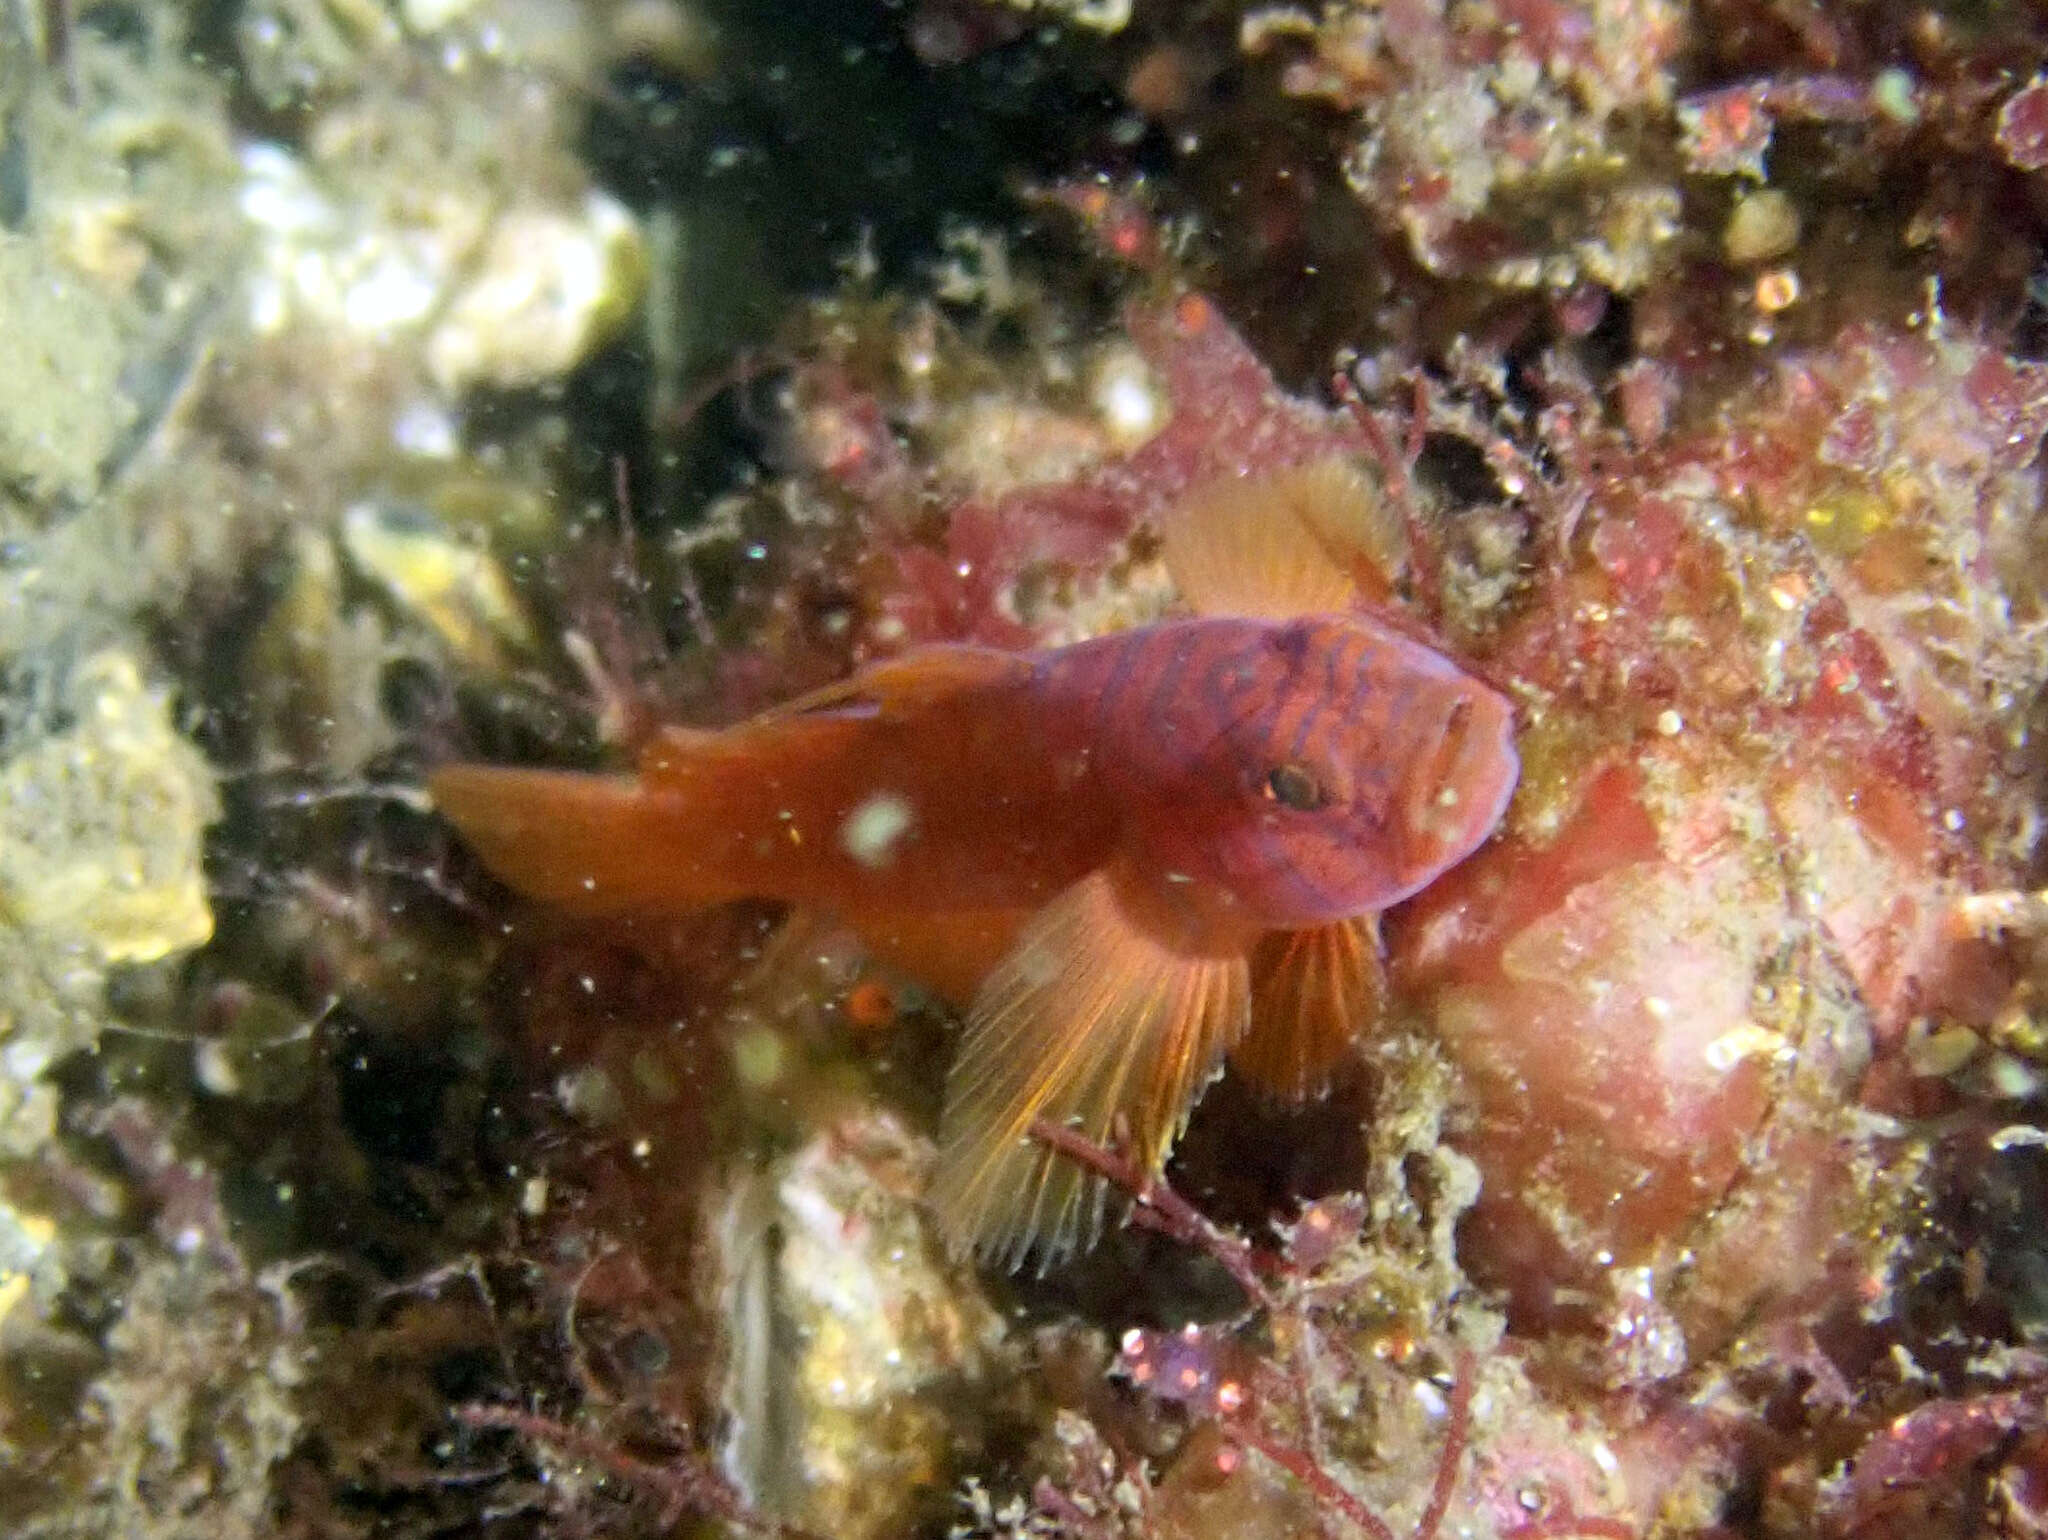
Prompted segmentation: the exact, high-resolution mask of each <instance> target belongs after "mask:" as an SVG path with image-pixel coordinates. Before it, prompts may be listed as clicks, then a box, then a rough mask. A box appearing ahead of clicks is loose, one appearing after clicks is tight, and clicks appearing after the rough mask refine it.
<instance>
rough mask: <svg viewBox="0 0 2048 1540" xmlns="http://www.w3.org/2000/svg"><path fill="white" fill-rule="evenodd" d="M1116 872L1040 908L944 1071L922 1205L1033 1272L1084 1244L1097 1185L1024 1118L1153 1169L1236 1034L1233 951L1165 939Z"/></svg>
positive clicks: (960, 1234) (955, 1236) (1099, 1212)
mask: <svg viewBox="0 0 2048 1540" xmlns="http://www.w3.org/2000/svg"><path fill="white" fill-rule="evenodd" d="M1119 889H1120V880H1119V873H1118V871H1117V869H1116V868H1115V867H1111V868H1110V869H1107V870H1103V871H1097V872H1094V873H1092V874H1090V875H1089V876H1087V877H1084V878H1082V879H1081V880H1080V881H1079V882H1077V883H1075V884H1074V885H1073V886H1072V887H1070V888H1068V889H1067V890H1066V891H1065V892H1063V893H1062V894H1060V895H1059V897H1057V898H1055V899H1054V900H1053V901H1052V902H1051V903H1049V904H1047V905H1046V906H1045V907H1044V908H1043V909H1041V910H1040V911H1039V912H1038V913H1037V914H1036V915H1034V916H1033V917H1032V919H1031V921H1030V923H1029V924H1028V925H1027V926H1026V927H1025V929H1024V932H1023V934H1022V935H1021V936H1020V937H1019V938H1018V941H1017V945H1016V947H1015V949H1014V950H1012V951H1011V952H1010V954H1009V955H1008V956H1007V957H1005V958H1004V959H1003V961H1002V962H1001V963H1000V964H999V965H998V966H997V967H996V970H995V971H994V973H992V974H991V975H990V976H989V979H988V982H987V983H986V984H984V985H983V986H982V989H981V992H980V993H979V994H978V995H977V996H976V997H975V1001H974V1008H973V1010H972V1011H971V1012H970V1013H969V1015H968V1019H967V1034H966V1037H965V1040H964V1041H963V1042H962V1044H961V1047H960V1054H959V1057H958V1058H957V1059H956V1060H955V1061H954V1064H953V1070H952V1073H951V1074H950V1075H949V1076H948V1077H947V1080H946V1111H945V1117H944V1120H943V1127H942V1129H941V1133H940V1141H939V1144H940V1151H939V1170H938V1175H937V1177H936V1178H935V1180H934V1183H933V1188H932V1204H933V1206H934V1207H935V1208H936V1209H937V1211H938V1216H939V1223H940V1226H941V1228H942V1229H943V1230H944V1232H945V1234H946V1237H947V1240H948V1243H949V1244H950V1245H951V1247H952V1248H953V1250H955V1251H956V1252H966V1251H973V1252H975V1253H977V1254H979V1255H980V1256H981V1257H983V1258H984V1259H986V1260H988V1261H992V1262H997V1263H1000V1264H1002V1265H1004V1266H1007V1267H1011V1268H1015V1267H1018V1266H1021V1265H1022V1264H1023V1263H1024V1262H1025V1261H1026V1260H1027V1259H1031V1258H1035V1259H1036V1260H1037V1262H1038V1265H1039V1267H1040V1268H1041V1269H1043V1268H1044V1267H1047V1266H1049V1265H1051V1264H1052V1263H1054V1262H1056V1261H1058V1260H1060V1259H1061V1258H1062V1257H1065V1256H1066V1255H1068V1254H1069V1253H1071V1252H1073V1251H1075V1250H1078V1249H1080V1248H1081V1247H1084V1246H1086V1245H1088V1244H1090V1243H1091V1242H1092V1241H1093V1240H1094V1239H1095V1237H1096V1235H1097V1233H1098V1232H1099V1231H1100V1229H1101V1226H1102V1219H1103V1212H1104V1207H1105V1202H1106V1200H1107V1198H1108V1196H1109V1194H1108V1191H1107V1189H1106V1188H1105V1186H1104V1185H1103V1183H1102V1181H1101V1180H1100V1179H1099V1178H1097V1177H1095V1176H1092V1175H1090V1174H1088V1173H1087V1172H1085V1171H1083V1170H1082V1169H1081V1168H1080V1167H1079V1166H1077V1165H1075V1164H1074V1163H1073V1162H1072V1161H1070V1160H1068V1159H1067V1158H1066V1157H1065V1156H1062V1155H1058V1154H1055V1153H1054V1152H1053V1151H1051V1150H1048V1149H1046V1148H1044V1147H1043V1146H1041V1145H1039V1144H1037V1143H1035V1142H1033V1141H1032V1140H1031V1139H1030V1138H1029V1137H1028V1135H1029V1130H1030V1128H1031V1125H1032V1123H1033V1122H1035V1121H1037V1120H1038V1119H1041V1118H1042V1119H1044V1120H1045V1121H1046V1122H1048V1123H1053V1124H1057V1125H1061V1126H1066V1127H1072V1128H1074V1129H1075V1130H1077V1131H1078V1132H1079V1133H1080V1134H1082V1135H1083V1136H1084V1137H1085V1138H1088V1139H1090V1140H1092V1141H1094V1142H1095V1143H1097V1144H1109V1143H1111V1142H1112V1141H1115V1140H1121V1141H1123V1148H1124V1150H1125V1153H1126V1154H1127V1155H1128V1156H1129V1157H1130V1159H1131V1161H1132V1162H1133V1164H1135V1165H1136V1166H1137V1167H1138V1168H1139V1169H1140V1170H1142V1171H1145V1172H1148V1173H1151V1172H1157V1171H1158V1170H1159V1168H1160V1166H1161V1165H1162V1164H1163V1163H1164V1162H1165V1159H1166V1154H1167V1151H1168V1150H1169V1149H1170V1148H1171V1147H1172V1144H1173V1141H1174V1139H1175V1138H1177V1137H1178V1136H1179V1134H1180V1130H1181V1128H1182V1126H1183V1125H1184V1124H1185V1123H1186V1121H1187V1115H1188V1112H1189V1109H1190V1108H1191V1107H1192V1106H1193V1104H1194V1102H1195V1099H1196V1097H1197V1096H1199V1095H1200V1093H1201V1090H1202V1088H1203V1087H1204V1086H1205V1085H1207V1084H1208V1082H1209V1081H1210V1080H1211V1079H1212V1078H1213V1077H1214V1075H1215V1073H1216V1071H1217V1070H1218V1069H1219V1068H1220V1067H1221V1065H1222V1061H1223V1055H1224V1054H1225V1053H1226V1052H1228V1051H1229V1049H1230V1047H1231V1045H1232V1044H1233V1043H1234V1042H1236V1041H1237V1039H1238V1037H1239V1036H1240V1035H1241V1034H1242V1033H1243V1031H1244V1028H1245V1023H1246V1021H1247V1019H1248V1013H1249V995H1250V984H1249V974H1248V971H1247V968H1246V965H1245V959H1244V956H1243V955H1242V953H1235V954H1230V953H1226V954H1221V955H1202V954H1190V953H1188V952H1185V951H1181V950H1177V949H1176V948H1174V947H1172V946H1170V945H1168V944H1166V943H1165V942H1164V941H1162V940H1161V939H1160V938H1159V937H1157V936H1156V935H1154V934H1153V933H1152V931H1151V929H1149V928H1148V927H1147V926H1146V925H1145V924H1144V923H1143V922H1142V921H1141V920H1140V919H1139V918H1138V913H1137V908H1138V906H1134V905H1133V903H1132V902H1130V900H1129V898H1128V896H1127V895H1126V894H1125V893H1123V892H1120V891H1119Z"/></svg>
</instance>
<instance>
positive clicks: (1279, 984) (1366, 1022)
mask: <svg viewBox="0 0 2048 1540" xmlns="http://www.w3.org/2000/svg"><path fill="white" fill-rule="evenodd" d="M1251 978H1252V1024H1251V1028H1250V1030H1249V1031H1248V1032H1246V1033H1245V1035H1244V1038H1243V1040H1242V1041H1240V1042H1239V1043H1238V1044H1237V1046H1236V1047H1235V1048H1233V1049H1231V1051H1230V1064H1231V1068H1232V1069H1234V1070H1235V1071H1236V1072H1237V1073H1238V1074H1240V1075H1243V1076H1244V1077H1245V1079H1247V1080H1248V1081H1250V1082H1251V1083H1252V1084H1253V1085H1254V1086H1255V1087H1257V1088H1258V1089H1259V1090H1260V1091H1262V1092H1264V1093H1265V1094H1266V1095H1268V1096H1272V1097H1278V1098H1282V1099H1284V1100H1287V1101H1293V1102H1303V1101H1311V1100H1313V1099H1314V1098H1316V1097H1318V1096H1321V1095H1322V1094H1323V1093H1324V1092H1325V1091H1327V1090H1328V1089H1329V1088H1330V1081H1331V1079H1332V1078H1333V1077H1334V1075H1335V1074H1336V1071H1337V1068H1338V1066H1339V1065H1340V1064H1342V1063H1343V1061H1344V1058H1345V1055H1346V1054H1347V1053H1348V1052H1349V1051H1350V1049H1351V1046H1352V1044H1354V1043H1355V1042H1356V1041H1357V1040H1358V1036H1359V1034H1360V1033H1361V1032H1363V1031H1364V1030H1365V1029H1366V1028H1367V1027H1368V1026H1370V1025H1371V1024H1372V1023H1373V1021H1374V1020H1376V1019H1377V1018H1378V1016H1379V1014H1380V1012H1381V1011H1382V1010H1383V1009H1384V1008H1385V1005H1386V992H1387V980H1386V968H1385V964H1384V962H1383V961H1382V958H1381V950H1380V934H1379V916H1377V915H1366V916H1363V917H1362V918H1359V919H1355V920H1340V921H1338V922H1337V923H1336V924H1334V925H1321V926H1317V927H1316V928H1315V929H1313V930H1297V931H1275V932H1274V933H1273V934H1271V935H1269V936H1267V937H1265V938H1264V939H1263V940H1262V941H1260V942H1259V944H1258V946H1257V947H1256V948H1254V949H1253V952H1252V961H1251Z"/></svg>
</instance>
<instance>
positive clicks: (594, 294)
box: [426, 192, 647, 393]
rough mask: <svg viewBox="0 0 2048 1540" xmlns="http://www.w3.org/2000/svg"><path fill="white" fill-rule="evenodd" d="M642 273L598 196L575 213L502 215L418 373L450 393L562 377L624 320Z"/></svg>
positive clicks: (620, 211)
mask: <svg viewBox="0 0 2048 1540" xmlns="http://www.w3.org/2000/svg"><path fill="white" fill-rule="evenodd" d="M646 272H647V253H646V250H645V245H644V241H643V239H642V237H641V235H640V231H639V227H638V225H637V224H636V223H635V222H634V220H633V216H632V215H631V214H630V213H629V212H627V210H626V208H625V207H624V206H623V205H622V204H620V203H618V202H617V201H616V200H614V199H612V198H609V197H607V196H605V195H604V194H602V193H598V192H592V193H589V194H587V195H586V196H585V198H584V200H583V204H582V206H581V207H580V208H573V209H557V208H547V207H531V206H529V207H514V208H510V209H507V210H505V211H504V212H503V213H501V214H499V215H498V216H497V218H496V219H495V220H494V221H493V223H492V226H491V229H490V233H489V234H487V235H486V236H485V237H484V238H483V241H482V243H481V246H480V248H479V250H478V252H477V254H476V257H475V259H474V261H473V263H472V264H471V265H470V269H469V271H468V273H467V274H466V276H465V278H464V281H463V282H462V284H461V286H460V287H459V288H458V289H457V290H456V291H455V292H454V294H453V295H452V296H451V297H450V298H449V299H448V301H447V303H446V307H445V309H444V310H443V312H442V314H441V318H440V319H439V321H437V322H436V323H435V326H434V329H433V331H432V333H431V334H430V335H429V336H428V338H427V343H426V361H427V370H428V372H429V373H430V374H431V375H432V377H433V379H434V381H435V383H436V384H438V385H439V386H440V387H441V388H442V389H443V390H444V391H448V392H450V393H453V392H455V391H458V390H462V389H464V388H467V387H471V386H476V385H490V386H495V387H497V388H498V389H501V390H513V389H521V388H530V387H532V386H536V385H540V384H542V383H544V382H546V381H548V380H550V379H553V378H555V377H557V376H559V375H563V374H567V373H568V372H569V371H570V370H571V369H573V368H575V367H576V366H577V365H578V364H580V363H582V362H583V361H584V359H586V358H587V357H589V356H590V354H591V353H592V352H593V351H594V350H595V349H596V348H597V346H598V345H599V344H600V343H603V342H606V341H608V340H609V339H610V338H611V337H612V336H613V335H614V334H615V333H616V332H617V331H618V330H619V328H620V327H621V326H622V325H623V324H624V323H625V321H626V319H627V317H628V316H630V315H631V314H632V311H633V307H634V306H635V305H636V304H637V303H639V299H640V294H641V290H642V289H643V287H644V286H645V281H646Z"/></svg>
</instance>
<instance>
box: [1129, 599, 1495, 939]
mask: <svg viewBox="0 0 2048 1540" xmlns="http://www.w3.org/2000/svg"><path fill="white" fill-rule="evenodd" d="M1263 630H1264V633H1265V634H1264V635H1263V636H1261V637H1260V638H1259V640H1258V643H1257V648H1256V651H1254V652H1249V653H1248V656H1249V658H1250V663H1249V665H1248V666H1247V667H1244V668H1242V669H1240V670H1239V672H1238V675H1237V676H1236V677H1235V678H1234V681H1233V682H1234V684H1235V686H1236V688H1234V689H1233V690H1231V691H1230V692H1229V695H1228V698H1227V699H1226V698H1222V697H1217V698H1216V700H1217V704H1218V707H1219V709H1218V710H1217V711H1216V713H1215V715H1216V721H1215V722H1214V724H1213V725H1214V732H1213V736H1211V737H1209V738H1208V740H1207V741H1206V743H1205V744H1204V746H1203V747H1202V749H1201V750H1200V752H1199V753H1197V754H1194V755H1191V756H1189V757H1188V759H1187V761H1186V762H1185V764H1184V766H1183V768H1182V773H1181V775H1180V776H1179V781H1180V784H1179V785H1177V786H1176V787H1174V788H1173V789H1172V790H1171V792H1168V793H1166V794H1164V795H1161V796H1160V797H1158V799H1157V800H1156V802H1155V804H1154V805H1155V807H1156V808H1157V809H1159V812H1158V813H1157V814H1156V815H1155V817H1154V820H1153V822H1154V826H1155V828H1156V829H1157V830H1158V831H1159V836H1160V840H1161V843H1162V845H1164V846H1167V847H1170V849H1168V850H1162V854H1164V855H1166V856H1167V858H1168V859H1169V860H1171V861H1172V862H1173V864H1174V866H1175V869H1176V870H1177V871H1180V872H1183V873H1185V874H1186V875H1187V876H1188V877H1189V878H1190V879H1191V880H1196V881H1204V882H1207V883H1210V884H1213V885H1217V886H1220V887H1221V888H1222V889H1223V890H1225V891H1226V892H1227V893H1229V894H1230V895H1231V896H1232V898H1233V899H1234V900H1235V902H1236V904H1237V905H1238V906H1239V907H1240V908H1241V909H1242V910H1243V911H1244V912H1245V913H1246V914H1247V915H1248V916H1250V917H1252V918H1253V919H1255V920H1256V921H1257V922H1258V923H1260V924H1262V925H1265V926H1270V927H1272V928H1274V929H1291V928H1302V927H1308V926H1315V925H1323V924H1327V923H1329V922H1331V921H1334V920H1339V919H1346V918H1350V917H1353V916H1357V915H1362V914H1369V913H1376V912H1377V911H1379V910H1381V909H1385V908H1386V907H1387V906H1389V905H1390V904H1395V903H1398V902H1400V901H1401V900H1402V899H1404V898H1407V897H1408V896H1410V895H1411V894H1413V893H1415V892H1416V891H1418V890H1419V889H1421V888H1423V887H1424V886H1426V885H1427V884H1428V883H1430V882H1431V881H1433V880H1434V879H1435V878H1436V877H1437V876H1438V875H1439V874H1441V873H1442V872H1444V871H1445V870H1446V869H1448V868H1449V867H1452V866H1455V865H1456V864H1457V863H1458V862H1460V861H1462V860H1464V859H1465V857H1466V856H1468V855H1470V854H1471V853H1472V852H1473V851H1474V850H1475V849H1477V848H1478V847H1479V845H1480V844H1481V843H1483V842H1484V841H1485V839H1486V837H1487V836H1488V835H1489V834H1491V833H1492V832H1493V829H1494V827H1495V825H1497V824H1498V823H1499V822H1500V819H1501V816H1502V814H1503V813H1504V812H1505V811H1506V808H1507V803H1508V798H1509V796H1510V795H1511V794H1512V793H1513V791H1514V787H1515V782H1516V779H1517V776H1518V775H1519V771H1520V765H1519V761H1518V759H1517V757H1516V754H1515V746H1514V714H1513V708H1512V707H1511V705H1510V703H1509V702H1508V700H1507V699H1506V698H1505V697H1504V696H1502V695H1501V694H1500V693H1499V692H1498V691H1496V690H1494V689H1491V688H1490V687H1488V686H1487V685H1486V684H1484V683H1483V682H1481V681H1480V680H1478V679H1476V678H1474V677H1473V676H1472V675H1470V674H1468V673H1466V672H1465V671H1464V670H1463V669H1461V668H1459V667H1458V666H1457V665H1456V664H1454V663H1452V662H1451V661H1450V660H1449V659H1447V658H1444V657H1442V656H1441V655H1439V654H1437V653H1435V652H1433V651H1432V650H1430V649H1429V648H1427V647H1424V646H1423V645H1422V644H1420V643H1418V642H1415V641H1413V640H1411V639H1409V638H1407V637H1405V636H1402V635H1400V634H1399V633H1398V632H1395V631H1392V630H1390V629H1388V628H1387V627H1384V626H1382V625H1379V624H1376V623H1372V622H1369V621H1365V620H1363V619H1354V618H1351V617H1344V618H1324V619H1316V620H1304V621H1293V622H1287V623H1285V624H1280V625H1269V626H1267V627H1265V628H1263Z"/></svg>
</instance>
